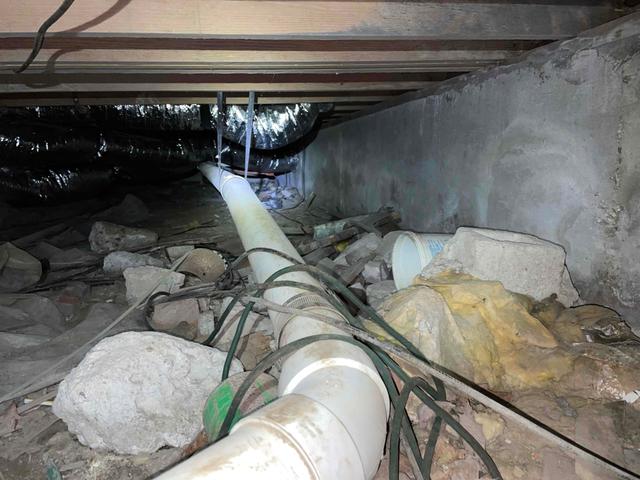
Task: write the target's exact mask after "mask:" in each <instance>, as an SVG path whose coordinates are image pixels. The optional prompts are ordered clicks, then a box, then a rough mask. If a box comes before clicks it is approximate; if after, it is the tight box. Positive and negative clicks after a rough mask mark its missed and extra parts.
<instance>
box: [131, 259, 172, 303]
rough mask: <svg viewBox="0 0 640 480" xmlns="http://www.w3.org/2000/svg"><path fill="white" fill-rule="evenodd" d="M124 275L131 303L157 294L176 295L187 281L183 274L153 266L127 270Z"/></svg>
mask: <svg viewBox="0 0 640 480" xmlns="http://www.w3.org/2000/svg"><path fill="white" fill-rule="evenodd" d="M123 275H124V280H125V285H126V288H127V301H128V302H129V303H135V302H136V301H137V300H139V299H141V298H143V297H145V296H146V295H150V294H153V293H155V292H167V293H174V292H176V291H177V290H178V289H179V288H180V287H181V286H182V285H183V284H184V280H185V276H184V274H182V273H178V272H173V271H171V270H169V269H166V268H159V267H151V266H144V267H131V268H127V269H126V270H125V271H124V272H123Z"/></svg>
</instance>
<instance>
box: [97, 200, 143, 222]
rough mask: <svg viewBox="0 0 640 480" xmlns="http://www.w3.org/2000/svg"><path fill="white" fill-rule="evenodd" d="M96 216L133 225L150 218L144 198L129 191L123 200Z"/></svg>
mask: <svg viewBox="0 0 640 480" xmlns="http://www.w3.org/2000/svg"><path fill="white" fill-rule="evenodd" d="M96 218H99V219H101V220H107V221H111V222H120V223H124V224H126V225H132V224H135V223H139V222H141V221H143V220H146V219H147V218H149V209H148V208H147V206H146V205H145V204H144V202H143V201H142V200H140V199H139V198H138V197H136V196H135V195H132V194H131V193H128V194H127V195H126V196H125V197H124V199H123V200H122V202H120V203H119V204H118V205H116V206H113V207H111V208H108V209H107V210H105V211H104V212H102V213H100V214H98V215H96Z"/></svg>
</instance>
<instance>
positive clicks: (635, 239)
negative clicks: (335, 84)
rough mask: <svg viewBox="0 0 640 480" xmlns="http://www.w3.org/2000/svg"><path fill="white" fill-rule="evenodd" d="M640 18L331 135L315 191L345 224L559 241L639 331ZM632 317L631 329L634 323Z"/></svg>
mask: <svg viewBox="0 0 640 480" xmlns="http://www.w3.org/2000/svg"><path fill="white" fill-rule="evenodd" d="M639 67H640V15H639V14H634V15H633V16H629V17H626V19H625V20H624V21H618V22H615V23H613V24H609V25H607V26H605V27H601V28H600V29H597V30H593V31H591V32H588V33H587V34H585V35H582V36H581V37H579V38H577V39H573V40H570V41H566V42H563V43H560V44H554V45H551V46H549V47H546V48H544V49H540V50H537V51H535V52H533V53H531V54H530V55H528V56H527V57H526V58H525V59H523V60H522V61H521V62H519V63H517V64H513V65H509V66H503V67H499V68H495V69H492V70H489V71H485V72H479V73H474V74H470V75H466V76H464V77H461V78H459V79H455V80H453V81H450V82H447V83H446V84H444V85H443V87H441V88H440V89H439V90H438V91H437V92H435V94H433V95H431V96H428V97H426V98H422V99H419V100H414V101H411V102H409V103H405V104H401V105H398V106H396V107H393V108H390V109H387V110H384V111H381V112H379V113H375V114H372V115H369V116H366V117H362V118H359V119H356V120H352V121H350V122H347V123H344V124H341V125H338V126H335V127H332V128H329V129H327V130H325V131H323V132H321V134H320V135H319V137H318V139H317V140H316V141H315V142H314V143H313V144H312V145H311V146H310V147H309V148H308V149H307V151H306V152H305V157H304V171H303V178H304V183H305V186H304V187H305V191H306V192H307V193H309V192H311V191H315V192H317V193H318V195H319V197H318V200H317V201H318V202H319V203H322V204H323V205H324V206H325V207H327V208H328V209H329V210H331V211H333V212H334V213H337V214H340V215H351V214H357V213H362V212H366V211H371V210H375V209H377V208H379V207H380V206H382V205H387V204H390V205H395V206H396V207H397V208H398V209H399V210H400V212H401V213H402V218H403V226H404V227H406V228H409V229H415V230H418V231H427V232H440V231H444V232H453V231H454V230H455V229H456V227H458V226H462V225H473V226H480V227H491V228H499V229H508V230H514V231H519V232H526V233H532V234H534V235H537V236H539V237H541V238H544V239H548V240H551V241H554V242H557V243H559V244H561V245H563V246H564V247H565V249H566V250H567V253H568V266H569V270H570V271H571V274H572V277H573V280H574V283H575V284H576V286H577V287H578V289H579V291H580V293H581V295H582V296H583V298H584V299H586V300H587V301H591V302H598V303H603V304H606V305H610V306H613V307H614V308H616V309H618V310H619V311H620V312H621V313H624V314H625V315H626V317H627V319H628V320H629V321H630V322H632V323H634V324H635V325H640V99H639V93H640V75H639V73H638V72H639ZM634 317H635V318H634Z"/></svg>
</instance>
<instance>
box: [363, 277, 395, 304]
mask: <svg viewBox="0 0 640 480" xmlns="http://www.w3.org/2000/svg"><path fill="white" fill-rule="evenodd" d="M395 291H396V285H395V283H393V280H383V281H382V282H378V283H373V284H371V285H369V286H368V287H367V288H366V292H367V302H368V303H369V305H371V306H372V307H373V308H374V309H375V310H377V309H378V308H379V307H380V305H382V303H383V302H384V301H385V300H386V299H387V297H389V295H391V294H392V293H394V292H395Z"/></svg>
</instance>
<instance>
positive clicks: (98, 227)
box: [89, 222, 158, 253]
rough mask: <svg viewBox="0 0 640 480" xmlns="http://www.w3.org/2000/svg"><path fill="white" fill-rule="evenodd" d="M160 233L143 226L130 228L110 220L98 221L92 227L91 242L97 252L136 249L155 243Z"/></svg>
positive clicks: (92, 247) (92, 248)
mask: <svg viewBox="0 0 640 480" xmlns="http://www.w3.org/2000/svg"><path fill="white" fill-rule="evenodd" d="M157 241H158V234H157V233H155V232H152V231H151V230H146V229H142V228H130V227H125V226H123V225H116V224H115V223H109V222H96V223H94V224H93V227H91V233H90V234H89V243H90V244H91V250H93V251H94V252H97V253H109V252H115V251H117V250H136V249H140V248H143V247H148V246H151V245H154V244H155V243H156V242H157Z"/></svg>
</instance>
